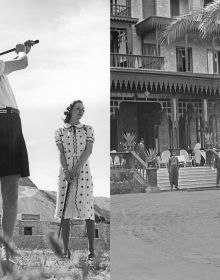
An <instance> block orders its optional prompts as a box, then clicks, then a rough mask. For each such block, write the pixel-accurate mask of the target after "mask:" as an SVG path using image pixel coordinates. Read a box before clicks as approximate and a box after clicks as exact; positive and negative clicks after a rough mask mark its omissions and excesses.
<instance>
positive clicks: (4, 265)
mask: <svg viewBox="0 0 220 280" xmlns="http://www.w3.org/2000/svg"><path fill="white" fill-rule="evenodd" d="M0 265H1V269H2V273H3V275H4V276H5V275H7V274H11V273H12V272H13V268H14V266H15V261H14V260H13V258H12V257H11V256H10V254H8V253H7V251H6V248H5V246H4V245H3V246H2V256H1V259H0Z"/></svg>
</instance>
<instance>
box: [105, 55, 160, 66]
mask: <svg viewBox="0 0 220 280" xmlns="http://www.w3.org/2000/svg"><path fill="white" fill-rule="evenodd" d="M110 65H111V67H122V68H136V69H156V70H163V69H164V57H160V56H148V55H145V56H143V55H133V54H118V53H117V54H116V53H112V54H111V64H110Z"/></svg>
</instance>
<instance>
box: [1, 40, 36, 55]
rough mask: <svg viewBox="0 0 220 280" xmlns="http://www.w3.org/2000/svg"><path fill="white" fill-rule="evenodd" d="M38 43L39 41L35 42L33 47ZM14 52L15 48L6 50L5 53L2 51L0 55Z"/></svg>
mask: <svg viewBox="0 0 220 280" xmlns="http://www.w3.org/2000/svg"><path fill="white" fill-rule="evenodd" d="M39 42H40V41H39V40H35V41H34V45H36V44H38V43H39ZM24 44H25V43H24ZM15 50H16V48H13V49H10V50H7V51H4V52H2V53H0V55H3V54H7V53H10V52H14V51H15Z"/></svg>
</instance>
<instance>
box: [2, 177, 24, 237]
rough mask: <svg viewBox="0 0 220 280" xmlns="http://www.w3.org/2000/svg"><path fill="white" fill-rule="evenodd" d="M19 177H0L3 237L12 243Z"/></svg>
mask: <svg viewBox="0 0 220 280" xmlns="http://www.w3.org/2000/svg"><path fill="white" fill-rule="evenodd" d="M19 178H20V175H11V176H5V177H1V192H2V210H3V215H2V231H3V237H4V238H5V239H6V240H7V241H8V242H12V238H13V231H14V225H15V221H16V217H17V204H18V203H17V201H18V181H19Z"/></svg>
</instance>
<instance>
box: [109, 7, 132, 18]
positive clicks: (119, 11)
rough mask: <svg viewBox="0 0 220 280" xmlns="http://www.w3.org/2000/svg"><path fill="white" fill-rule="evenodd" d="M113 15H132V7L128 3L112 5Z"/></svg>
mask: <svg viewBox="0 0 220 280" xmlns="http://www.w3.org/2000/svg"><path fill="white" fill-rule="evenodd" d="M111 15H112V16H117V17H130V16H131V8H130V7H128V6H126V5H116V4H112V5H111Z"/></svg>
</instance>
